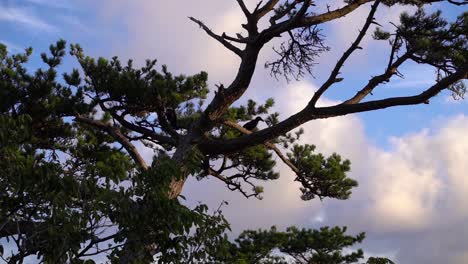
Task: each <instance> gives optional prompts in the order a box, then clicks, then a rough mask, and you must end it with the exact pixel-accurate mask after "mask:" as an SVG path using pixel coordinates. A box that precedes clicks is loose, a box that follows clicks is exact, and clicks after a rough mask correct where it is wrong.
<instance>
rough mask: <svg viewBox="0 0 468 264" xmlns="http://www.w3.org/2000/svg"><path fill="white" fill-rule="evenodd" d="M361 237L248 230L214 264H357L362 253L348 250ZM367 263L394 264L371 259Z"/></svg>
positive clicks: (334, 231) (342, 232) (333, 231)
mask: <svg viewBox="0 0 468 264" xmlns="http://www.w3.org/2000/svg"><path fill="white" fill-rule="evenodd" d="M364 237H365V235H364V233H360V234H357V235H356V236H350V235H346V227H343V228H339V227H333V228H329V227H322V228H320V229H318V230H317V229H298V228H296V227H289V228H287V229H286V231H285V232H280V231H278V230H277V229H276V227H274V226H273V227H271V229H270V230H261V229H260V230H247V231H244V232H242V233H241V234H240V235H239V237H238V238H236V239H235V242H234V243H233V242H230V241H228V240H225V241H224V244H223V245H222V246H220V247H219V252H217V253H218V254H215V259H216V260H217V261H218V262H215V263H317V264H345V263H358V262H359V261H360V259H362V258H363V257H364V256H363V251H362V250H361V249H358V250H352V249H351V247H353V246H356V244H357V243H361V242H362V241H363V239H364ZM344 249H346V252H347V253H346V254H344V252H345V250H344ZM367 263H368V264H371V263H393V262H391V261H390V260H388V259H386V258H376V257H372V258H369V260H368V262H367Z"/></svg>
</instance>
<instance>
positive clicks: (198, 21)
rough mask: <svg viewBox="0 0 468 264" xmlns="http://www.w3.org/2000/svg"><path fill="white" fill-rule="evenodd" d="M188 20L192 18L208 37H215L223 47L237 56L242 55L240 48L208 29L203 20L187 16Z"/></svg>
mask: <svg viewBox="0 0 468 264" xmlns="http://www.w3.org/2000/svg"><path fill="white" fill-rule="evenodd" d="M189 19H190V20H192V21H193V22H195V23H197V24H198V25H199V26H200V27H201V28H202V29H203V30H204V31H205V32H206V33H207V34H208V35H209V36H210V37H212V38H214V39H216V40H217V41H218V42H220V43H221V44H223V45H224V47H226V48H227V49H229V50H230V51H232V52H234V53H235V54H237V55H238V56H239V57H242V55H243V52H242V50H240V49H239V48H238V47H236V46H234V45H232V44H231V43H229V42H228V41H227V40H225V39H224V38H223V37H221V36H219V35H217V34H215V33H214V32H213V31H212V30H211V29H209V28H208V27H207V26H206V25H205V24H203V22H201V21H200V20H197V19H195V18H193V17H189Z"/></svg>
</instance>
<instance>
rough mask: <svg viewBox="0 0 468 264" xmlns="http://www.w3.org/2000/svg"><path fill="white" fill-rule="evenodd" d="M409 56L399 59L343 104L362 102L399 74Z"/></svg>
mask: <svg viewBox="0 0 468 264" xmlns="http://www.w3.org/2000/svg"><path fill="white" fill-rule="evenodd" d="M409 57H410V56H409V54H408V53H406V54H405V55H403V56H401V57H400V58H398V59H397V60H396V61H395V62H394V63H393V64H391V65H390V66H389V67H388V68H387V70H386V71H385V72H384V73H383V74H381V75H378V76H374V77H373V78H371V79H370V80H369V82H368V83H367V85H366V86H364V88H362V89H361V90H360V91H358V92H357V93H356V94H355V95H354V96H353V97H351V98H350V99H348V100H346V101H344V102H343V104H356V103H359V102H361V101H362V99H364V98H365V97H366V96H367V95H368V94H369V93H371V92H372V91H373V90H374V89H375V87H377V86H378V85H380V84H381V83H384V82H387V81H389V80H390V78H391V77H392V76H393V75H394V74H396V73H397V70H398V67H400V65H401V64H403V62H405V61H406V60H407V59H409Z"/></svg>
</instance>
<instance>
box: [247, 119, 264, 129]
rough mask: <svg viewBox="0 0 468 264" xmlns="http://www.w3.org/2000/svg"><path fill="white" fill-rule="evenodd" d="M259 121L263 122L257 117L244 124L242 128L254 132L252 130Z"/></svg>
mask: <svg viewBox="0 0 468 264" xmlns="http://www.w3.org/2000/svg"><path fill="white" fill-rule="evenodd" d="M260 121H263V122H265V120H263V119H262V118H261V117H259V116H257V117H256V118H255V119H254V120H250V121H249V122H247V123H245V124H244V125H243V127H244V128H245V129H247V130H250V131H252V130H254V129H255V128H256V127H257V125H258V122H260Z"/></svg>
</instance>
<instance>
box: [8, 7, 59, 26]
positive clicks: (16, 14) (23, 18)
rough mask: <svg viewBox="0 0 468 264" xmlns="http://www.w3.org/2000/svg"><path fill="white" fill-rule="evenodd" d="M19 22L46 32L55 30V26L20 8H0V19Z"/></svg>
mask: <svg viewBox="0 0 468 264" xmlns="http://www.w3.org/2000/svg"><path fill="white" fill-rule="evenodd" d="M2 20H3V21H8V22H12V23H19V24H21V25H23V26H25V27H28V28H33V29H38V30H42V31H46V32H57V31H59V30H58V28H57V27H55V26H53V25H51V24H49V23H47V22H46V21H44V20H42V19H41V18H39V17H37V16H35V15H34V14H32V13H31V12H29V11H27V10H25V9H21V8H15V7H10V8H2V9H0V21H2Z"/></svg>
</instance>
